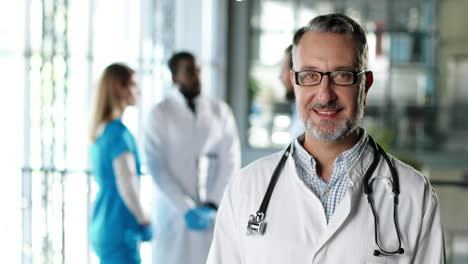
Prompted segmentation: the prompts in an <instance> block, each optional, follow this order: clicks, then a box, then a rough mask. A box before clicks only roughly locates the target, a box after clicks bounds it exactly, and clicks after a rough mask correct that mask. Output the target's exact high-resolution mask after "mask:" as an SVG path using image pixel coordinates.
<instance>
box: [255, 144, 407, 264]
mask: <svg viewBox="0 0 468 264" xmlns="http://www.w3.org/2000/svg"><path fill="white" fill-rule="evenodd" d="M368 139H369V143H370V145H371V146H372V149H373V150H374V158H373V160H372V163H371V165H370V166H369V168H368V169H367V171H366V173H365V174H364V177H363V183H364V184H363V186H364V193H365V194H366V196H367V201H368V202H369V205H370V208H371V211H372V215H373V216H374V237H375V244H376V245H377V247H378V248H379V249H376V250H374V256H379V255H384V256H393V255H395V254H403V253H404V252H405V250H404V249H403V248H402V247H401V233H400V227H399V226H398V210H397V205H398V195H399V194H400V183H399V178H398V172H397V170H396V168H395V166H394V165H393V163H392V161H391V160H390V158H389V157H388V155H387V153H386V152H385V151H384V150H383V149H382V147H381V146H380V145H379V144H377V143H375V141H374V140H373V139H372V137H371V136H368ZM292 145H293V143H291V144H289V146H288V147H287V148H286V150H285V151H284V153H283V155H282V156H281V159H280V161H279V163H278V165H276V168H275V170H274V171H273V175H272V176H271V179H270V182H269V183H268V188H267V190H266V193H265V196H264V197H263V201H262V204H261V205H260V208H259V209H258V211H257V213H256V214H255V215H253V214H252V215H250V217H249V221H248V224H247V235H249V236H250V235H257V234H258V235H263V234H265V231H266V227H267V222H265V221H264V220H265V216H266V211H267V207H268V203H269V202H270V198H271V194H272V193H273V189H274V188H275V185H276V182H277V181H278V178H279V176H280V174H281V172H282V171H283V168H284V165H285V163H286V160H287V159H288V157H289V155H290V153H291V148H292ZM381 156H383V157H384V159H385V161H386V162H387V165H388V167H389V168H390V173H391V175H392V180H393V181H392V192H393V223H394V225H395V231H396V235H397V237H398V249H397V250H394V251H390V250H385V249H383V248H382V246H381V245H380V243H379V241H380V237H379V233H378V225H379V219H378V215H377V211H376V210H375V206H374V199H373V198H372V191H373V190H372V187H371V185H370V184H369V180H370V178H371V176H372V174H373V173H374V171H375V169H376V168H377V165H378V164H379V162H380V157H381Z"/></svg>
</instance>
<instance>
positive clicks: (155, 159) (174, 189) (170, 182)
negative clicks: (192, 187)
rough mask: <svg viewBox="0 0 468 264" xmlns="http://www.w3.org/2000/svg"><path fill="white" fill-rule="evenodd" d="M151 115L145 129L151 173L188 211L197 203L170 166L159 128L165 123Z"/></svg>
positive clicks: (146, 153) (168, 195) (155, 181)
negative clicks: (172, 172)
mask: <svg viewBox="0 0 468 264" xmlns="http://www.w3.org/2000/svg"><path fill="white" fill-rule="evenodd" d="M152 115H154V113H152V114H151V115H150V118H149V120H148V123H147V126H146V129H145V143H144V150H145V157H146V162H147V165H148V170H149V173H150V174H151V177H152V178H153V181H154V183H155V184H156V185H157V186H158V188H159V190H160V191H161V192H163V193H164V195H165V196H166V197H167V198H168V199H169V200H170V201H171V202H172V203H173V205H174V206H175V207H176V208H178V209H179V210H181V211H184V212H185V211H187V210H188V209H189V208H192V207H194V206H195V205H196V203H195V202H194V201H193V200H192V199H191V198H190V196H189V195H188V194H186V193H185V192H184V190H183V188H182V187H181V186H180V183H178V182H177V181H176V180H175V179H176V178H175V177H174V176H173V175H171V171H170V169H169V167H168V164H169V161H168V160H167V156H165V155H164V153H166V150H165V148H166V145H165V144H164V142H163V139H162V138H161V136H160V135H159V130H160V129H162V128H163V126H164V123H163V122H158V121H157V120H156V119H155V118H154V116H152Z"/></svg>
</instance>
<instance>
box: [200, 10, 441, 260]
mask: <svg viewBox="0 0 468 264" xmlns="http://www.w3.org/2000/svg"><path fill="white" fill-rule="evenodd" d="M293 46H294V47H293V69H292V70H291V73H290V77H291V81H292V82H293V83H294V86H295V87H294V88H295V92H296V102H297V105H298V111H299V114H300V116H301V118H302V120H303V122H304V125H305V127H306V131H305V133H304V135H303V136H301V137H299V138H298V139H296V140H294V141H293V143H292V144H291V146H290V147H291V149H290V151H287V152H284V153H285V154H284V155H283V152H281V153H276V154H273V155H271V156H268V157H265V158H262V159H260V160H258V161H256V162H254V163H252V164H251V165H249V166H247V167H246V168H244V169H243V170H242V171H241V173H240V174H239V175H236V176H235V177H233V179H232V180H231V181H230V183H229V185H228V187H227V189H226V193H225V196H224V198H223V201H222V203H221V206H220V208H219V211H218V215H217V220H216V227H215V233H214V237H213V242H212V246H211V250H210V254H209V257H208V262H207V263H209V264H227V263H232V264H243V263H249V264H250V263H255V264H262V263H265V264H266V263H268V264H274V263H278V264H280V263H281V264H283V263H294V264H301V263H304V264H305V263H308V264H310V263H346V264H362V263H392V264H394V263H399V264H403V263H405V264H406V263H415V264H419V263H424V264H432V263H444V261H445V260H444V259H445V254H444V252H445V251H444V240H443V232H442V226H441V221H440V215H439V203H438V200H437V196H436V194H435V192H434V190H433V189H432V187H431V185H430V183H429V181H428V180H427V179H426V178H425V177H424V176H423V175H421V174H420V173H419V172H418V171H416V170H414V169H413V168H411V167H410V166H408V165H406V164H404V163H402V162H401V161H399V160H398V159H396V158H394V157H392V156H390V155H388V156H386V155H384V154H385V153H384V152H383V151H378V149H377V146H376V145H375V144H373V141H372V139H371V138H370V137H369V136H368V135H367V134H366V132H365V130H364V129H362V128H360V127H359V123H360V120H361V118H362V116H363V112H364V105H365V103H366V97H367V93H368V91H369V89H370V87H371V85H372V82H373V76H372V72H371V71H369V70H368V69H367V66H368V65H367V64H368V46H367V41H366V36H365V33H364V30H363V29H362V28H361V26H360V25H359V24H357V23H356V22H355V21H354V20H352V19H351V18H349V17H347V16H345V15H342V14H330V15H325V16H318V17H316V18H314V19H313V20H311V21H310V22H309V23H308V25H307V26H305V27H303V28H300V29H299V30H298V31H297V32H296V33H295V35H294V38H293ZM289 154H290V155H289ZM374 157H380V159H376V160H375V162H374ZM280 159H283V161H284V163H282V164H283V165H284V167H283V168H282V169H281V168H280V167H281V166H279V167H278V172H279V173H278V174H277V175H279V178H278V179H277V182H276V185H275V188H274V189H273V191H272V192H271V197H270V199H269V204H267V205H268V207H266V208H267V209H268V210H266V208H265V207H264V206H262V207H261V208H260V209H259V206H260V204H261V203H262V201H264V202H265V200H263V199H264V197H265V196H264V195H265V194H266V193H267V191H266V190H267V186H268V184H269V182H270V179H271V178H272V174H273V171H274V170H275V168H276V166H277V164H279V163H280V162H279V161H280ZM387 159H388V163H387ZM372 168H375V170H374V172H373V173H371V172H372ZM369 169H370V170H369ZM393 169H395V170H396V172H397V173H398V175H399V177H396V175H395V174H394V176H392V175H391V173H390V172H391V170H393ZM368 170H369V171H370V172H369V173H367V174H366V171H368ZM397 179H399V181H398V180H397ZM398 187H399V189H398ZM393 191H395V194H394V193H393ZM365 192H367V193H368V194H369V195H366V193H365ZM397 194H398V195H397ZM266 200H268V199H266ZM263 204H264V203H263ZM371 205H372V206H373V208H374V209H375V211H373V210H372V207H371ZM394 209H395V211H394ZM257 210H258V211H257ZM256 212H257V214H256ZM251 214H253V216H252V217H249V215H251ZM248 223H249V225H248ZM376 242H378V244H377V243H376Z"/></svg>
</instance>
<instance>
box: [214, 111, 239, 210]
mask: <svg viewBox="0 0 468 264" xmlns="http://www.w3.org/2000/svg"><path fill="white" fill-rule="evenodd" d="M223 120H224V121H225V122H224V124H223V126H222V131H223V140H222V142H221V146H220V148H219V152H218V157H219V168H218V172H217V174H216V175H215V176H216V177H214V178H213V179H210V183H209V186H210V188H209V189H208V191H207V201H209V202H214V203H215V204H217V205H219V203H220V202H221V199H222V197H223V193H224V190H225V188H226V185H227V184H228V182H229V180H230V179H231V178H232V176H233V175H234V174H236V173H238V172H239V170H240V156H241V154H240V145H239V136H238V133H237V126H236V121H235V119H234V115H233V114H232V111H231V109H230V108H229V107H228V106H227V105H226V111H225V116H224V117H223Z"/></svg>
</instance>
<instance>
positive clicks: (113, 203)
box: [90, 63, 152, 264]
mask: <svg viewBox="0 0 468 264" xmlns="http://www.w3.org/2000/svg"><path fill="white" fill-rule="evenodd" d="M137 95H138V88H137V85H136V81H135V72H134V71H133V70H132V69H131V68H129V67H128V66H126V65H124V64H118V63H114V64H111V65H109V66H108V67H107V68H106V69H105V70H104V73H103V75H102V77H101V80H100V83H99V87H98V89H97V91H96V101H95V112H94V115H93V121H92V124H91V133H90V137H91V141H92V146H91V159H92V171H93V175H94V178H95V180H96V182H97V184H98V186H99V192H98V194H97V196H96V200H95V203H94V209H93V214H92V219H91V227H90V237H91V245H92V247H93V249H94V251H95V252H96V254H97V256H98V257H99V259H100V262H101V264H105V263H113V264H114V263H126V264H129V263H141V259H140V252H139V247H138V244H139V242H140V241H148V240H150V239H151V238H152V233H151V227H150V221H149V217H148V216H147V214H146V213H145V212H144V211H143V208H142V204H141V202H140V200H139V177H140V174H141V171H140V158H139V156H138V151H137V146H136V143H135V139H134V137H133V136H132V134H131V133H130V131H129V130H128V128H127V127H126V126H125V125H124V124H123V123H122V120H121V118H122V115H123V112H124V110H125V108H126V107H127V106H131V105H135V104H136V102H137Z"/></svg>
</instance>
